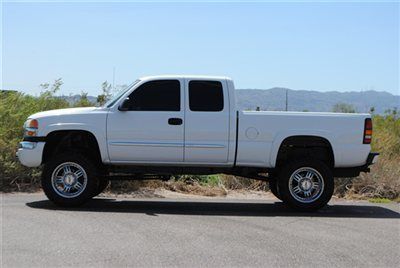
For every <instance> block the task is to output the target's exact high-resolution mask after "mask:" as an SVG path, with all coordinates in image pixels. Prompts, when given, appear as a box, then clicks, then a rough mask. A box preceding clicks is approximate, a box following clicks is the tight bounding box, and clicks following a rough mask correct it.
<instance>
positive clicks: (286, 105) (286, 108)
mask: <svg viewBox="0 0 400 268" xmlns="http://www.w3.org/2000/svg"><path fill="white" fill-rule="evenodd" d="M288 91H289V90H288V89H286V103H285V111H287V110H288Z"/></svg>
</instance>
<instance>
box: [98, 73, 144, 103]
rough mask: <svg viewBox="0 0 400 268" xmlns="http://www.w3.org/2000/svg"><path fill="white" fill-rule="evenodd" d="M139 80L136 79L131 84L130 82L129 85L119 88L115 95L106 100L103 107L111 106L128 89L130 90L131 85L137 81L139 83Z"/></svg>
mask: <svg viewBox="0 0 400 268" xmlns="http://www.w3.org/2000/svg"><path fill="white" fill-rule="evenodd" d="M139 82H140V80H139V79H138V80H136V81H135V82H133V83H132V84H130V85H129V86H127V87H125V88H123V89H121V91H119V92H118V93H117V95H115V96H114V97H112V98H111V99H110V100H109V101H107V102H106V103H105V104H104V105H103V107H107V108H110V107H111V106H113V105H114V104H115V103H116V102H117V101H118V100H119V99H120V98H121V97H122V96H123V95H124V94H125V93H126V92H127V91H128V90H130V89H131V88H132V87H133V86H135V85H136V84H137V83H139Z"/></svg>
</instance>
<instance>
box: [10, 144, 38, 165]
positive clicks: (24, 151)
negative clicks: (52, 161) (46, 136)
mask: <svg viewBox="0 0 400 268" xmlns="http://www.w3.org/2000/svg"><path fill="white" fill-rule="evenodd" d="M44 145H45V143H44V142H31V141H22V142H20V143H19V148H18V151H17V153H16V156H17V158H18V160H19V162H20V163H21V164H22V165H24V166H27V167H38V166H40V164H41V163H42V156H43V149H44Z"/></svg>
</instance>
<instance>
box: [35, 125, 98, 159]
mask: <svg viewBox="0 0 400 268" xmlns="http://www.w3.org/2000/svg"><path fill="white" fill-rule="evenodd" d="M67 151H78V152H80V153H83V154H84V155H85V156H86V157H89V158H91V159H92V160H94V161H98V162H99V163H101V155H100V149H99V145H98V143H97V140H96V137H95V136H94V135H93V134H92V133H90V132H89V131H84V130H62V131H53V132H51V133H49V134H48V135H47V136H46V144H45V146H44V150H43V161H42V163H46V162H47V161H48V160H49V159H51V157H52V156H54V155H56V154H58V153H65V152H67Z"/></svg>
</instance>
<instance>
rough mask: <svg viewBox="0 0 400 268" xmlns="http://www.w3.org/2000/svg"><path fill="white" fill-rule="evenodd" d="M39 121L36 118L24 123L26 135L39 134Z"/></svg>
mask: <svg viewBox="0 0 400 268" xmlns="http://www.w3.org/2000/svg"><path fill="white" fill-rule="evenodd" d="M38 128H39V123H38V121H37V120H36V119H29V120H28V121H26V122H25V124H24V136H25V137H33V136H36V135H37V131H38Z"/></svg>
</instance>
